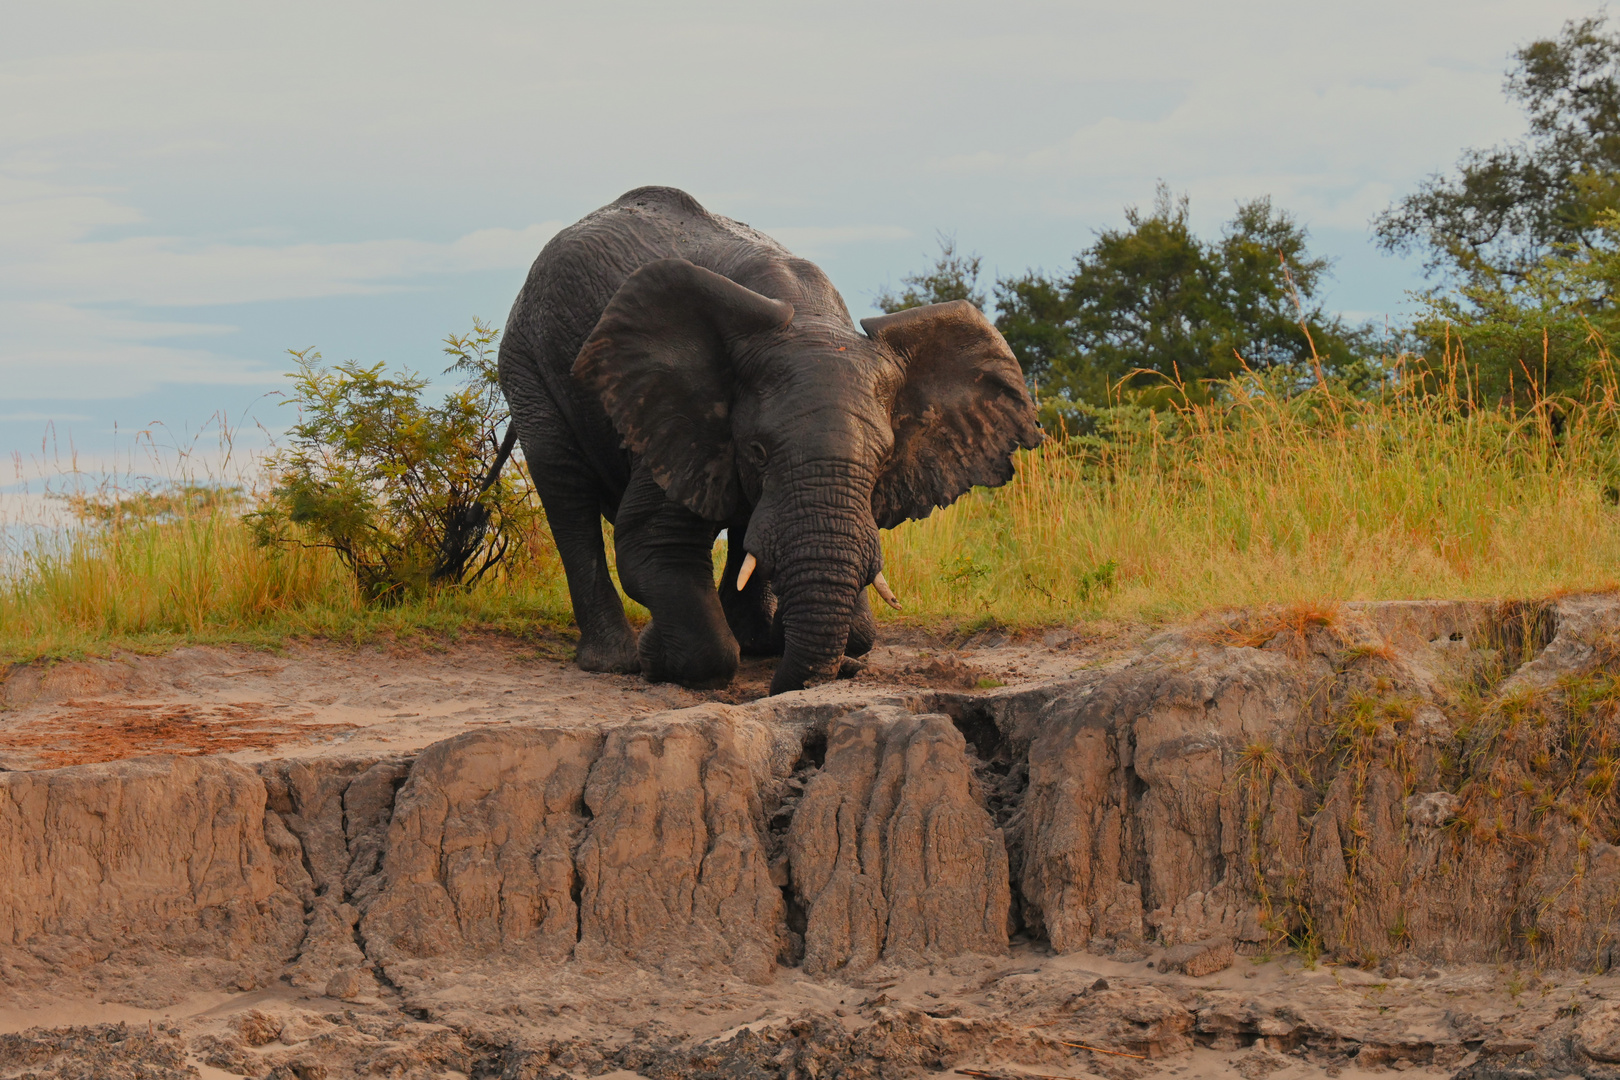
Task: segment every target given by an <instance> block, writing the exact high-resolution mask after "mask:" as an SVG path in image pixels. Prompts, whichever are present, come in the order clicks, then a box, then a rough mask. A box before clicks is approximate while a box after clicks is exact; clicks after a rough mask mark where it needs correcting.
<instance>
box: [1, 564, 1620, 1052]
mask: <svg viewBox="0 0 1620 1080" xmlns="http://www.w3.org/2000/svg"><path fill="white" fill-rule="evenodd" d="M1617 670H1620V599H1617V598H1616V597H1613V596H1608V595H1604V596H1588V597H1570V598H1564V599H1561V600H1558V601H1556V602H1549V603H1544V604H1485V603H1462V602H1457V603H1442V602H1412V603H1379V604H1364V605H1347V606H1345V607H1343V608H1340V609H1337V610H1316V609H1308V608H1307V609H1289V610H1278V611H1273V612H1267V613H1260V614H1249V615H1244V616H1233V617H1231V618H1229V619H1226V620H1224V621H1212V622H1208V623H1205V624H1201V625H1198V626H1194V627H1186V628H1180V629H1177V630H1173V631H1169V632H1166V633H1163V634H1160V635H1158V636H1157V637H1154V638H1152V639H1149V640H1148V641H1147V642H1145V643H1144V644H1143V645H1142V646H1141V647H1140V648H1137V649H1133V650H1132V651H1131V652H1129V653H1128V654H1127V655H1124V656H1122V657H1119V658H1117V659H1115V660H1113V661H1111V662H1108V663H1106V664H1101V665H1099V666H1097V667H1094V668H1091V669H1088V670H1083V671H1079V672H1076V673H1074V674H1073V675H1070V676H1068V677H1065V678H1061V679H1056V680H1052V681H1049V682H1044V683H1041V684H1039V685H1036V686H1023V687H1019V688H1009V689H1004V690H990V691H984V692H969V691H930V690H918V691H916V692H909V691H894V690H885V691H874V692H873V693H872V694H871V695H868V696H867V697H865V698H864V699H863V698H861V697H860V695H858V694H857V695H854V696H851V695H850V694H849V693H848V692H847V688H846V689H845V691H844V692H842V693H840V694H838V695H822V694H818V692H817V691H816V690H810V691H806V692H803V693H799V694H789V695H785V696H783V697H781V698H773V699H768V700H765V701H760V702H756V703H753V704H751V705H741V706H726V705H717V704H710V705H704V706H700V707H696V708H689V709H683V710H679V711H673V712H666V713H661V714H657V715H653V716H650V717H645V718H639V719H632V720H627V721H626V722H624V723H623V724H619V725H614V724H606V725H602V726H599V727H594V728H581V727H578V726H572V727H569V726H557V725H547V724H545V723H532V724H503V725H496V726H490V727H488V728H485V729H483V730H479V731H474V732H469V733H467V734H463V735H459V736H456V737H454V738H451V739H447V740H445V741H443V742H440V743H436V744H434V745H432V746H430V747H428V748H427V749H426V750H424V751H422V752H421V753H419V754H416V755H412V756H377V755H369V756H355V757H349V758H320V759H308V760H277V761H270V762H266V763H263V764H261V765H260V766H258V767H257V768H250V767H248V766H245V765H242V764H238V763H236V762H234V761H231V760H226V759H223V758H210V757H152V758H141V759H134V760H127V761H121V762H112V763H107V764H100V765H84V766H75V767H71V768H63V769H55V770H38V771H18V772H7V773H0V791H3V793H4V798H0V987H4V989H5V991H6V992H7V993H9V995H10V996H11V999H12V1001H13V1003H14V1004H15V1005H16V1006H18V1007H19V1008H22V1007H25V1006H27V1005H29V1004H31V1003H37V1002H39V1001H40V1000H42V998H43V997H45V996H68V997H78V998H85V999H88V1000H94V1001H105V1002H109V1003H114V1004H117V1003H122V1004H123V1005H125V1006H129V1007H135V1008H145V1009H163V1008H172V1007H174V1006H175V1005H176V1004H177V1003H179V1002H181V1001H183V1000H187V999H189V998H194V997H196V996H197V995H198V994H207V993H210V992H214V993H217V994H218V995H220V1001H221V1002H222V1004H220V1005H218V1006H217V1007H212V1008H211V1010H210V1012H209V1015H210V1016H211V1017H213V1019H212V1020H210V1021H208V1022H207V1023H203V1022H202V1021H196V1022H195V1023H193V1024H192V1026H189V1027H184V1026H181V1027H173V1028H172V1030H171V1028H159V1027H157V1026H150V1025H149V1026H148V1027H141V1028H131V1027H122V1028H120V1027H118V1026H117V1025H112V1026H100V1027H88V1028H84V1027H81V1028H63V1029H59V1030H50V1031H47V1030H44V1029H39V1030H33V1031H30V1032H27V1033H24V1034H17V1035H12V1036H7V1037H5V1038H6V1039H9V1040H10V1041H9V1042H5V1041H0V1075H7V1076H9V1075H12V1074H13V1072H12V1071H11V1070H14V1069H15V1068H21V1067H23V1066H27V1067H29V1068H31V1069H35V1070H36V1073H35V1074H36V1075H40V1076H45V1075H58V1073H52V1072H49V1069H50V1068H56V1067H57V1066H56V1065H51V1064H49V1063H52V1062H56V1063H63V1062H68V1061H70V1060H86V1061H87V1060H90V1059H91V1058H94V1057H95V1055H97V1054H99V1055H101V1057H102V1058H103V1059H105V1061H106V1062H108V1063H109V1064H106V1066H105V1069H104V1070H103V1072H101V1073H99V1075H122V1074H120V1073H119V1072H118V1071H117V1069H121V1068H124V1066H123V1065H119V1064H117V1063H118V1062H120V1061H123V1060H124V1058H121V1057H119V1055H120V1054H123V1053H124V1051H125V1050H128V1052H129V1055H134V1056H133V1057H130V1059H129V1060H131V1061H136V1062H139V1061H145V1060H148V1059H150V1060H149V1063H148V1065H141V1066H139V1067H140V1068H147V1069H148V1071H147V1072H144V1073H143V1072H138V1071H128V1072H127V1075H153V1076H158V1075H167V1074H165V1073H163V1072H161V1071H151V1070H161V1069H162V1068H172V1069H174V1070H177V1071H175V1072H174V1073H173V1075H177V1076H178V1075H197V1074H196V1073H195V1072H191V1073H187V1072H186V1071H185V1070H187V1069H193V1068H194V1066H193V1065H192V1064H189V1063H188V1062H190V1061H191V1060H192V1058H195V1060H196V1062H198V1063H202V1064H206V1065H207V1067H209V1068H223V1069H226V1070H228V1071H234V1072H236V1073H237V1074H239V1075H250V1076H260V1075H270V1074H277V1075H285V1076H293V1075H297V1076H305V1075H315V1074H314V1073H313V1072H311V1071H310V1070H311V1069H315V1068H317V1067H318V1068H319V1069H323V1070H327V1071H326V1072H325V1073H322V1075H331V1076H341V1075H349V1074H351V1073H354V1074H356V1075H363V1074H366V1073H367V1072H368V1071H369V1072H370V1073H372V1074H379V1075H425V1076H427V1075H449V1074H450V1073H448V1072H446V1070H453V1071H454V1072H459V1073H462V1074H467V1075H478V1076H510V1077H530V1076H550V1075H564V1074H581V1073H587V1074H589V1073H603V1072H608V1071H612V1070H614V1069H628V1070H631V1071H635V1072H640V1073H642V1074H643V1075H647V1076H654V1077H686V1076H710V1075H713V1076H719V1075H726V1076H731V1075H737V1076H743V1075H748V1076H754V1075H758V1076H782V1077H788V1076H821V1075H829V1076H836V1075H847V1076H851V1077H855V1076H868V1075H871V1076H878V1075H882V1076H896V1075H902V1074H904V1073H907V1072H919V1071H927V1070H932V1069H939V1068H944V1067H947V1066H953V1065H963V1064H964V1063H966V1064H974V1063H977V1064H978V1065H980V1066H982V1067H984V1068H993V1067H998V1063H999V1064H1005V1063H1008V1062H1013V1063H1021V1064H1022V1065H1024V1066H1041V1067H1044V1066H1053V1067H1057V1066H1062V1069H1063V1071H1065V1072H1066V1073H1068V1074H1069V1075H1075V1074H1076V1070H1077V1069H1090V1070H1093V1071H1100V1072H1102V1073H1103V1074H1105V1075H1138V1074H1140V1073H1141V1072H1143V1071H1150V1070H1153V1069H1156V1068H1159V1067H1161V1066H1163V1067H1172V1068H1175V1067H1180V1066H1179V1065H1178V1064H1177V1062H1178V1061H1180V1062H1181V1063H1182V1064H1185V1061H1186V1060H1192V1059H1187V1058H1185V1055H1198V1054H1210V1053H1215V1054H1224V1055H1226V1058H1230V1060H1226V1059H1224V1058H1223V1059H1222V1061H1223V1063H1222V1064H1221V1068H1223V1069H1224V1068H1231V1069H1239V1070H1240V1071H1241V1070H1245V1069H1246V1070H1247V1071H1246V1072H1242V1075H1249V1074H1251V1073H1252V1074H1254V1075H1264V1074H1266V1073H1267V1072H1273V1071H1277V1070H1280V1069H1284V1068H1295V1067H1300V1068H1303V1067H1306V1066H1310V1067H1311V1068H1320V1069H1322V1070H1326V1071H1329V1072H1333V1071H1334V1070H1342V1069H1344V1068H1349V1067H1355V1068H1373V1067H1377V1068H1383V1067H1391V1068H1405V1067H1412V1066H1421V1067H1424V1068H1429V1069H1443V1070H1445V1071H1447V1072H1450V1071H1454V1070H1461V1072H1460V1073H1459V1074H1458V1075H1466V1076H1470V1077H1479V1078H1484V1077H1496V1076H1514V1077H1539V1076H1563V1075H1581V1076H1587V1077H1599V1076H1611V1075H1614V1076H1620V1023H1617V1019H1620V979H1617V978H1616V977H1612V976H1609V975H1608V972H1609V969H1610V967H1611V966H1612V965H1613V961H1614V945H1613V942H1614V937H1615V929H1616V920H1615V910H1616V905H1617V904H1620V849H1617V848H1616V847H1615V846H1614V843H1615V841H1616V840H1617V839H1620V810H1617V803H1616V796H1615V792H1614V787H1615V781H1616V758H1617V757H1620V721H1617V719H1616V707H1617V703H1620V677H1617V676H1616V674H1615V672H1616V671H1617ZM1284 957H1286V958H1289V959H1287V960H1286V962H1283V961H1281V960H1280V959H1279V958H1284ZM1234 962H1235V966H1234ZM1279 963H1282V965H1283V967H1284V968H1286V970H1287V971H1288V972H1291V973H1292V974H1290V975H1289V976H1288V979H1291V980H1292V981H1291V982H1290V981H1287V980H1284V982H1283V983H1278V984H1277V985H1271V983H1270V982H1268V981H1267V980H1272V975H1266V976H1265V978H1264V979H1262V980H1261V983H1257V984H1253V985H1251V986H1245V982H1246V978H1245V977H1246V976H1254V975H1255V974H1256V973H1257V972H1265V971H1272V972H1273V974H1275V970H1274V969H1276V970H1281V969H1278V964H1279ZM1018 965H1023V966H1022V967H1019V966H1018ZM1617 974H1620V973H1617ZM1212 980H1213V981H1212ZM1272 981H1274V980H1272ZM908 987H909V988H910V989H907V988H908ZM1371 987H1377V989H1376V990H1373V989H1369V988H1371ZM891 991H892V993H891ZM299 994H302V995H304V997H302V998H299V997H298V995H299ZM321 995H324V996H325V1001H326V1005H325V1006H319V1005H317V1006H311V1005H309V1004H308V1002H309V1001H311V1000H315V999H316V998H318V997H320V996H321ZM1493 995H1494V996H1493ZM1464 999H1466V1000H1467V1001H1469V1002H1472V1003H1473V1004H1472V1005H1470V1006H1469V1007H1468V1008H1462V1007H1460V1006H1459V1005H1458V1003H1459V1002H1461V1001H1463V1000H1464ZM295 1000H296V1001H302V1002H303V1004H294V1002H295ZM1447 1002H1450V1005H1449V1006H1448V1005H1447ZM1493 1002H1495V1003H1496V1004H1492V1003H1493ZM233 1003H234V1004H233ZM341 1003H346V1004H341ZM762 1008H763V1012H761V1011H760V1010H761V1009H762ZM744 1014H747V1016H746V1018H744ZM722 1020H724V1021H725V1022H724V1023H722V1022H721V1021H722ZM198 1025H200V1026H198ZM210 1025H212V1026H210ZM166 1032H167V1033H168V1034H165V1033H166ZM166 1040H167V1041H166ZM322 1040H324V1042H322ZM321 1046H324V1047H325V1049H324V1050H322V1049H319V1048H320V1047H321ZM175 1047H180V1049H175ZM143 1054H144V1055H146V1057H144V1058H143V1057H142V1056H141V1055H143ZM165 1054H168V1055H169V1056H170V1057H173V1061H172V1062H171V1064H170V1065H161V1064H156V1062H158V1059H159V1058H163V1060H168V1058H164V1057H163V1055H165ZM176 1054H178V1055H179V1056H178V1057H175V1056H174V1055H176ZM86 1055H89V1057H86ZM153 1055H156V1056H153ZM186 1055H191V1056H192V1057H191V1058H188V1057H187V1056H186ZM312 1055H313V1056H312ZM390 1055H392V1056H390ZM126 1056H128V1055H126ZM98 1060H100V1059H98ZM390 1061H391V1062H393V1063H394V1064H392V1065H388V1064H386V1063H387V1062H390ZM379 1062H383V1063H384V1064H379ZM862 1062H865V1063H867V1064H864V1065H863V1064H861V1063H862ZM300 1063H302V1064H300ZM874 1063H875V1064H874ZM61 1067H62V1068H64V1069H65V1068H67V1066H66V1065H61ZM129 1068H130V1069H135V1068H136V1066H135V1065H131V1066H129ZM41 1069H43V1070H45V1071H39V1070H41ZM300 1069H302V1070H304V1071H298V1070H300ZM863 1069H864V1070H866V1071H862V1070H863ZM276 1070H280V1072H279V1073H276ZM390 1070H391V1071H390ZM1110 1070H1112V1071H1110ZM1132 1070H1136V1072H1132ZM60 1075H64V1076H65V1075H77V1074H74V1073H69V1072H61V1073H60Z"/></svg>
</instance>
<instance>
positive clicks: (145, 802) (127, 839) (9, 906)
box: [0, 757, 304, 985]
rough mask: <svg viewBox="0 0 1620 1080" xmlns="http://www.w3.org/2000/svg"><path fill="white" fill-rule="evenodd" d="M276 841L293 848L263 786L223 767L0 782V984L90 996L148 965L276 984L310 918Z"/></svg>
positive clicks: (183, 762) (161, 765)
mask: <svg viewBox="0 0 1620 1080" xmlns="http://www.w3.org/2000/svg"><path fill="white" fill-rule="evenodd" d="M267 820H270V821H271V824H270V827H269V829H268V831H267ZM272 839H274V840H276V841H278V842H279V843H280V844H281V846H282V848H283V851H285V850H286V846H287V845H286V841H287V840H290V839H291V838H290V837H287V836H286V835H285V833H284V832H282V831H279V830H278V829H277V828H276V823H275V822H274V821H273V815H269V816H268V817H267V815H266V813H265V788H264V785H263V784H262V783H261V782H260V780H259V778H258V777H257V776H256V775H255V774H254V773H253V772H252V771H251V770H249V769H246V768H243V767H242V766H240V765H237V764H234V763H232V762H229V761H221V760H217V759H198V758H172V757H159V758H146V759H140V760H135V761H121V762H114V763H110V764H105V765H83V766H77V767H74V768H68V769H55V770H45V771H38V772H6V773H0V881H4V882H5V888H4V889H0V965H3V977H4V981H5V982H7V983H11V984H13V985H18V984H22V985H27V984H30V983H33V982H36V981H38V980H39V979H41V978H44V977H47V976H50V975H57V976H62V975H66V976H69V977H76V978H82V979H84V980H86V981H88V982H90V983H91V984H92V985H94V984H95V982H96V975H97V973H98V971H99V972H104V971H106V970H109V969H113V970H117V971H121V972H125V973H128V972H129V970H130V969H134V968H140V967H142V966H143V965H146V964H148V963H149V962H150V961H151V959H152V957H153V956H154V954H155V955H160V956H161V955H164V954H168V955H170V956H173V957H175V958H176V960H177V962H179V963H181V964H183V965H190V966H192V967H198V968H199V970H200V972H201V974H202V975H203V977H204V978H208V977H209V976H212V977H213V978H225V979H228V978H237V979H240V978H243V977H246V978H249V979H252V978H254V977H255V976H254V975H253V974H251V973H257V976H256V977H257V978H260V979H269V978H273V977H274V974H273V973H275V972H279V970H280V969H281V967H282V965H283V964H285V963H286V962H287V961H288V960H290V959H292V957H293V956H295V955H296V954H297V948H298V943H299V941H300V940H301V939H302V937H303V933H304V922H303V914H304V905H303V902H302V901H301V899H300V897H299V896H298V895H297V892H296V888H295V886H296V882H295V881H289V880H288V879H287V878H286V877H285V876H284V875H283V874H281V873H280V872H279V867H280V866H281V863H280V861H279V860H278V858H277V854H276V852H275V851H274V850H273V848H272V845H271V840H272ZM207 960H213V961H216V962H215V963H214V964H212V965H208V964H206V963H202V964H200V965H199V964H196V963H192V961H207ZM244 971H246V972H248V973H250V974H248V975H246V976H244V975H243V972H244Z"/></svg>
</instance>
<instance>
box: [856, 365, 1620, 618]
mask: <svg viewBox="0 0 1620 1080" xmlns="http://www.w3.org/2000/svg"><path fill="white" fill-rule="evenodd" d="M1443 374H1444V379H1443V381H1442V382H1440V383H1439V384H1438V385H1437V384H1436V382H1435V380H1434V378H1433V376H1432V374H1430V375H1428V376H1426V377H1424V378H1419V377H1418V376H1417V375H1415V374H1411V373H1408V372H1404V371H1401V370H1399V369H1397V372H1396V378H1395V379H1394V380H1393V381H1392V383H1391V384H1390V386H1389V387H1388V389H1387V391H1386V392H1385V393H1384V394H1382V395H1381V396H1379V397H1376V398H1371V399H1368V398H1360V397H1356V396H1353V395H1350V394H1347V393H1344V392H1342V391H1341V390H1335V389H1331V388H1322V387H1320V386H1318V387H1313V388H1311V389H1308V390H1306V391H1304V392H1303V393H1292V394H1290V393H1284V392H1283V390H1282V388H1281V386H1280V385H1279V384H1278V383H1277V382H1275V381H1268V380H1267V379H1266V378H1264V377H1261V376H1255V375H1251V376H1247V377H1244V378H1242V379H1238V380H1235V381H1233V382H1232V383H1231V384H1229V385H1228V387H1227V388H1226V393H1225V394H1223V395H1221V396H1222V398H1224V400H1222V401H1218V402H1216V403H1212V404H1209V405H1189V406H1186V407H1183V408H1181V409H1179V410H1174V411H1170V412H1161V413H1157V414H1151V415H1147V414H1137V415H1135V416H1134V417H1133V416H1132V415H1131V414H1130V413H1129V411H1128V410H1116V412H1115V415H1114V417H1113V418H1112V423H1111V426H1105V428H1104V430H1102V431H1100V432H1099V433H1098V434H1097V435H1094V436H1091V437H1087V438H1070V439H1066V440H1065V439H1049V441H1048V442H1047V444H1046V445H1045V446H1043V447H1041V448H1040V449H1038V450H1035V451H1033V452H1030V453H1027V454H1022V455H1020V458H1019V460H1018V463H1017V464H1018V478H1017V479H1016V480H1015V481H1014V482H1013V483H1011V484H1009V485H1007V486H1006V487H1005V488H1002V489H1000V490H998V491H995V492H984V491H979V492H974V493H973V494H971V495H969V496H968V497H966V498H964V499H963V500H962V501H961V502H959V503H958V504H957V505H955V506H953V507H951V508H950V509H949V510H948V511H945V512H941V513H937V514H935V515H934V516H933V517H932V518H929V519H927V520H924V521H920V522H913V523H910V524H907V525H905V526H902V527H901V528H899V529H896V530H895V531H894V532H893V533H892V534H890V536H889V537H888V539H887V541H886V543H885V545H884V550H885V560H886V564H887V574H888V577H889V579H890V581H891V583H892V584H893V585H894V587H895V588H896V590H897V591H898V592H900V594H901V595H902V598H903V599H904V600H905V601H906V602H907V606H908V613H909V614H910V615H911V616H912V617H919V618H922V619H925V620H926V619H938V618H946V617H962V616H964V615H968V616H977V617H984V616H994V617H996V618H998V619H1001V620H1002V621H1004V622H1008V623H1014V624H1016V623H1032V622H1035V623H1038V622H1045V621H1076V620H1080V619H1085V618H1088V617H1098V616H1107V617H1118V618H1129V619H1148V620H1155V619H1161V618H1169V617H1175V616H1181V615H1186V614H1189V613H1193V612H1198V611H1202V610H1206V609H1211V608H1220V607H1227V606H1245V605H1257V604H1263V603H1272V602H1281V603H1300V602H1329V603H1331V602H1334V601H1342V600H1352V599H1409V598H1422V597H1458V598H1463V597H1527V596H1540V595H1546V594H1550V593H1556V592H1562V591H1571V590H1585V589H1607V588H1612V587H1614V584H1615V582H1616V581H1620V509H1617V508H1616V506H1615V502H1616V500H1617V499H1620V456H1617V455H1620V447H1617V428H1620V397H1617V394H1616V391H1615V385H1614V382H1613V380H1612V379H1609V380H1606V381H1602V382H1599V383H1597V384H1594V385H1593V386H1591V387H1589V392H1588V393H1587V394H1586V395H1585V397H1584V399H1583V400H1579V401H1571V400H1551V399H1546V400H1541V401H1539V402H1538V403H1537V404H1536V405H1535V406H1534V407H1533V408H1530V409H1528V410H1525V411H1520V410H1517V409H1515V408H1514V407H1512V406H1511V405H1507V404H1481V403H1479V402H1476V401H1474V400H1472V395H1471V394H1470V391H1469V386H1468V383H1467V378H1466V375H1467V371H1466V367H1465V366H1464V365H1463V364H1461V363H1460V359H1459V362H1456V363H1452V364H1449V365H1447V367H1446V368H1445V369H1444V372H1443Z"/></svg>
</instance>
